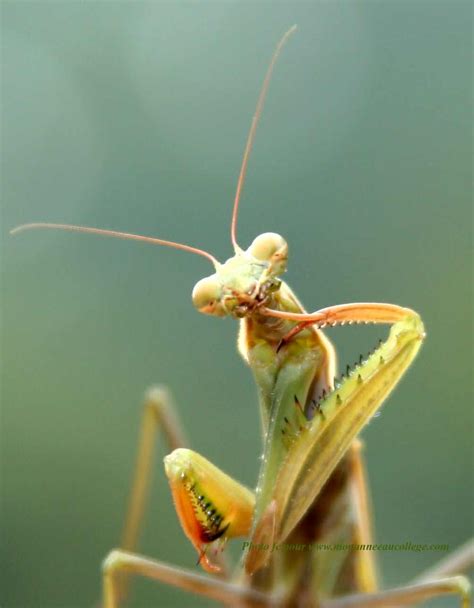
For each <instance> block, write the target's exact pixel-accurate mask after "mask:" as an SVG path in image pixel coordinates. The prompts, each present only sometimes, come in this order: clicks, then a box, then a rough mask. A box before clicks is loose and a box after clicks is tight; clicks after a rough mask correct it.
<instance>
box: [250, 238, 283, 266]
mask: <svg viewBox="0 0 474 608" xmlns="http://www.w3.org/2000/svg"><path fill="white" fill-rule="evenodd" d="M248 253H250V255H252V256H253V257H254V258H257V260H262V261H263V262H270V264H272V265H274V264H275V265H281V266H282V268H283V267H284V266H285V262H286V260H287V258H288V244H287V242H286V241H285V239H284V238H283V237H282V236H280V235H279V234H276V233H275V232H265V233H264V234H261V235H260V236H257V238H256V239H255V240H254V241H253V243H252V244H251V245H250V247H249V248H248Z"/></svg>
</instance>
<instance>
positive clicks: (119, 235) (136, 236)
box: [10, 222, 220, 268]
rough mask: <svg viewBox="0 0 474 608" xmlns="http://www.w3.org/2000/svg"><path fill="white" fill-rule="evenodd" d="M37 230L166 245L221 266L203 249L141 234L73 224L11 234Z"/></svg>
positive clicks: (15, 231)
mask: <svg viewBox="0 0 474 608" xmlns="http://www.w3.org/2000/svg"><path fill="white" fill-rule="evenodd" d="M35 228H51V229H53V230H68V231H70V232H85V233H86V234H100V235H102V236H112V237H114V238H116V239H126V240H131V241H141V242H142V243H151V244H152V245H164V246H166V247H173V248H174V249H181V250H182V251H189V252H190V253H196V254H197V255H201V256H202V257H204V258H207V259H208V260H210V261H211V262H212V263H213V265H214V267H215V268H218V267H219V266H220V263H219V262H218V260H217V259H216V258H215V257H214V256H213V255H212V254H210V253H208V252H207V251H204V250H203V249H197V248H196V247H191V245H183V244H182V243H175V242H174V241H164V240H163V239H156V238H154V237H151V236H141V235H139V234H129V233H128V232H117V231H116V230H104V229H102V228H89V227H88V226H73V225H72V224H48V223H44V222H41V223H35V224H23V225H22V226H17V227H16V228H14V229H13V230H10V234H18V233H19V232H23V231H24V230H33V229H35Z"/></svg>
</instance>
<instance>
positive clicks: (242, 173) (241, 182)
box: [230, 25, 296, 253]
mask: <svg viewBox="0 0 474 608" xmlns="http://www.w3.org/2000/svg"><path fill="white" fill-rule="evenodd" d="M295 30H296V25H293V27H290V29H289V30H288V31H287V32H286V33H285V34H283V36H282V38H281V40H280V42H279V43H278V44H277V47H276V49H275V52H274V53H273V57H272V60H271V61H270V65H269V66H268V70H267V73H266V74H265V78H264V80H263V84H262V89H261V91H260V95H259V97H258V101H257V107H256V109H255V114H254V116H253V118H252V124H251V126H250V131H249V134H248V137H247V143H246V145H245V150H244V155H243V158H242V166H241V167H240V174H239V179H238V181H237V190H236V191H235V198H234V209H233V211H232V222H231V225H230V238H231V240H232V245H233V246H234V250H235V252H236V253H237V252H238V251H241V249H240V247H239V245H238V243H237V236H236V233H237V216H238V213H239V202H240V195H241V193H242V188H243V185H244V182H245V174H246V173H247V164H248V160H249V156H250V151H251V150H252V145H253V141H254V139H255V132H256V130H257V125H258V121H259V118H260V115H261V114H262V109H263V104H264V103H265V97H266V95H267V91H268V85H269V84H270V78H271V76H272V72H273V68H274V66H275V63H276V60H277V59H278V55H279V54H280V52H281V50H282V48H283V47H284V45H285V43H286V41H287V40H288V38H289V37H290V36H291V34H293V32H294V31H295Z"/></svg>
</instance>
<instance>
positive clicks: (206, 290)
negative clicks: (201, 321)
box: [192, 275, 222, 315]
mask: <svg viewBox="0 0 474 608" xmlns="http://www.w3.org/2000/svg"><path fill="white" fill-rule="evenodd" d="M221 293H222V292H221V286H220V284H219V282H218V281H217V279H216V277H215V275H213V276H210V277H206V278H205V279H201V280H200V281H198V282H197V283H196V285H195V286H194V289H193V295H192V298H193V304H194V306H195V307H196V308H197V309H198V310H199V312H203V313H205V314H208V315H212V314H216V312H217V307H218V304H219V303H220V299H221Z"/></svg>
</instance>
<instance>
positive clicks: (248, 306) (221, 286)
mask: <svg viewBox="0 0 474 608" xmlns="http://www.w3.org/2000/svg"><path fill="white" fill-rule="evenodd" d="M287 258H288V245H287V243H286V241H285V239H284V238H283V237H281V236H280V235H279V234H275V233H273V232H266V233H264V234H261V235H259V236H257V237H256V238H255V239H254V241H253V242H252V244H251V245H250V247H249V248H248V249H246V250H245V251H244V250H242V249H240V248H236V253H235V255H234V256H233V257H231V258H229V259H228V260H227V261H226V262H224V264H220V265H219V266H216V272H215V273H214V274H212V275H210V276H208V277H205V278H204V279H201V280H200V281H199V282H198V283H196V285H195V287H194V289H193V294H192V298H193V304H194V306H195V307H196V308H197V310H198V311H199V312H202V313H204V314H208V315H213V316H216V317H224V316H233V317H244V316H246V315H247V314H251V313H252V312H253V311H254V310H256V309H257V308H258V307H260V306H262V305H265V304H266V303H267V302H268V300H269V298H270V297H271V294H273V293H275V292H276V291H278V289H279V288H280V285H281V282H280V281H279V280H278V276H279V275H280V274H282V273H283V272H285V270H286V261H287Z"/></svg>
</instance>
